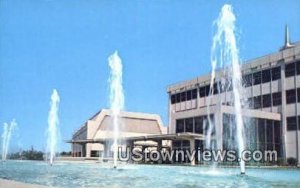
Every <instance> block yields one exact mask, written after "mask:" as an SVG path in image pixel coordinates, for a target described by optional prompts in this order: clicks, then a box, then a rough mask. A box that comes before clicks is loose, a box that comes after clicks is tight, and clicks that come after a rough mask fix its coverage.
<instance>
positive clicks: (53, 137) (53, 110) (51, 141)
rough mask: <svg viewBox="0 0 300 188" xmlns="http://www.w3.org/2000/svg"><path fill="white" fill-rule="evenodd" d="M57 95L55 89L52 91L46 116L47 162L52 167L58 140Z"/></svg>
mask: <svg viewBox="0 0 300 188" xmlns="http://www.w3.org/2000/svg"><path fill="white" fill-rule="evenodd" d="M59 100H60V99H59V95H58V93H57V91H56V89H54V90H53V92H52V95H51V102H50V111H49V115H48V130H47V137H48V140H47V160H49V163H50V164H51V165H52V164H53V160H54V157H55V154H56V152H57V144H58V138H59V129H58V124H59V120H58V108H59Z"/></svg>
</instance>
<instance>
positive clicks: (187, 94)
mask: <svg viewBox="0 0 300 188" xmlns="http://www.w3.org/2000/svg"><path fill="white" fill-rule="evenodd" d="M191 98H192V90H188V91H187V92H186V100H188V101H189V100H191Z"/></svg>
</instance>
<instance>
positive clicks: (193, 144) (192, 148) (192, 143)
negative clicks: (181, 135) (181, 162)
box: [190, 139, 196, 166]
mask: <svg viewBox="0 0 300 188" xmlns="http://www.w3.org/2000/svg"><path fill="white" fill-rule="evenodd" d="M194 150H195V139H190V154H192V153H193V151H194ZM195 161H196V157H195V156H193V158H192V160H191V166H195V164H196V162H195Z"/></svg>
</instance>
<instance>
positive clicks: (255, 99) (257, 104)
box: [253, 96, 261, 109]
mask: <svg viewBox="0 0 300 188" xmlns="http://www.w3.org/2000/svg"><path fill="white" fill-rule="evenodd" d="M253 102H254V109H258V108H261V96H257V97H253Z"/></svg>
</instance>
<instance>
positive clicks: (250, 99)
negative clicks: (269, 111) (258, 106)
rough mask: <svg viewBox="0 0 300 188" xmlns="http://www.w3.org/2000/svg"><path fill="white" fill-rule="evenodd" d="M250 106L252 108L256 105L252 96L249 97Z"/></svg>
mask: <svg viewBox="0 0 300 188" xmlns="http://www.w3.org/2000/svg"><path fill="white" fill-rule="evenodd" d="M248 106H249V108H250V109H251V108H253V107H254V103H253V98H252V97H251V98H248Z"/></svg>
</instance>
